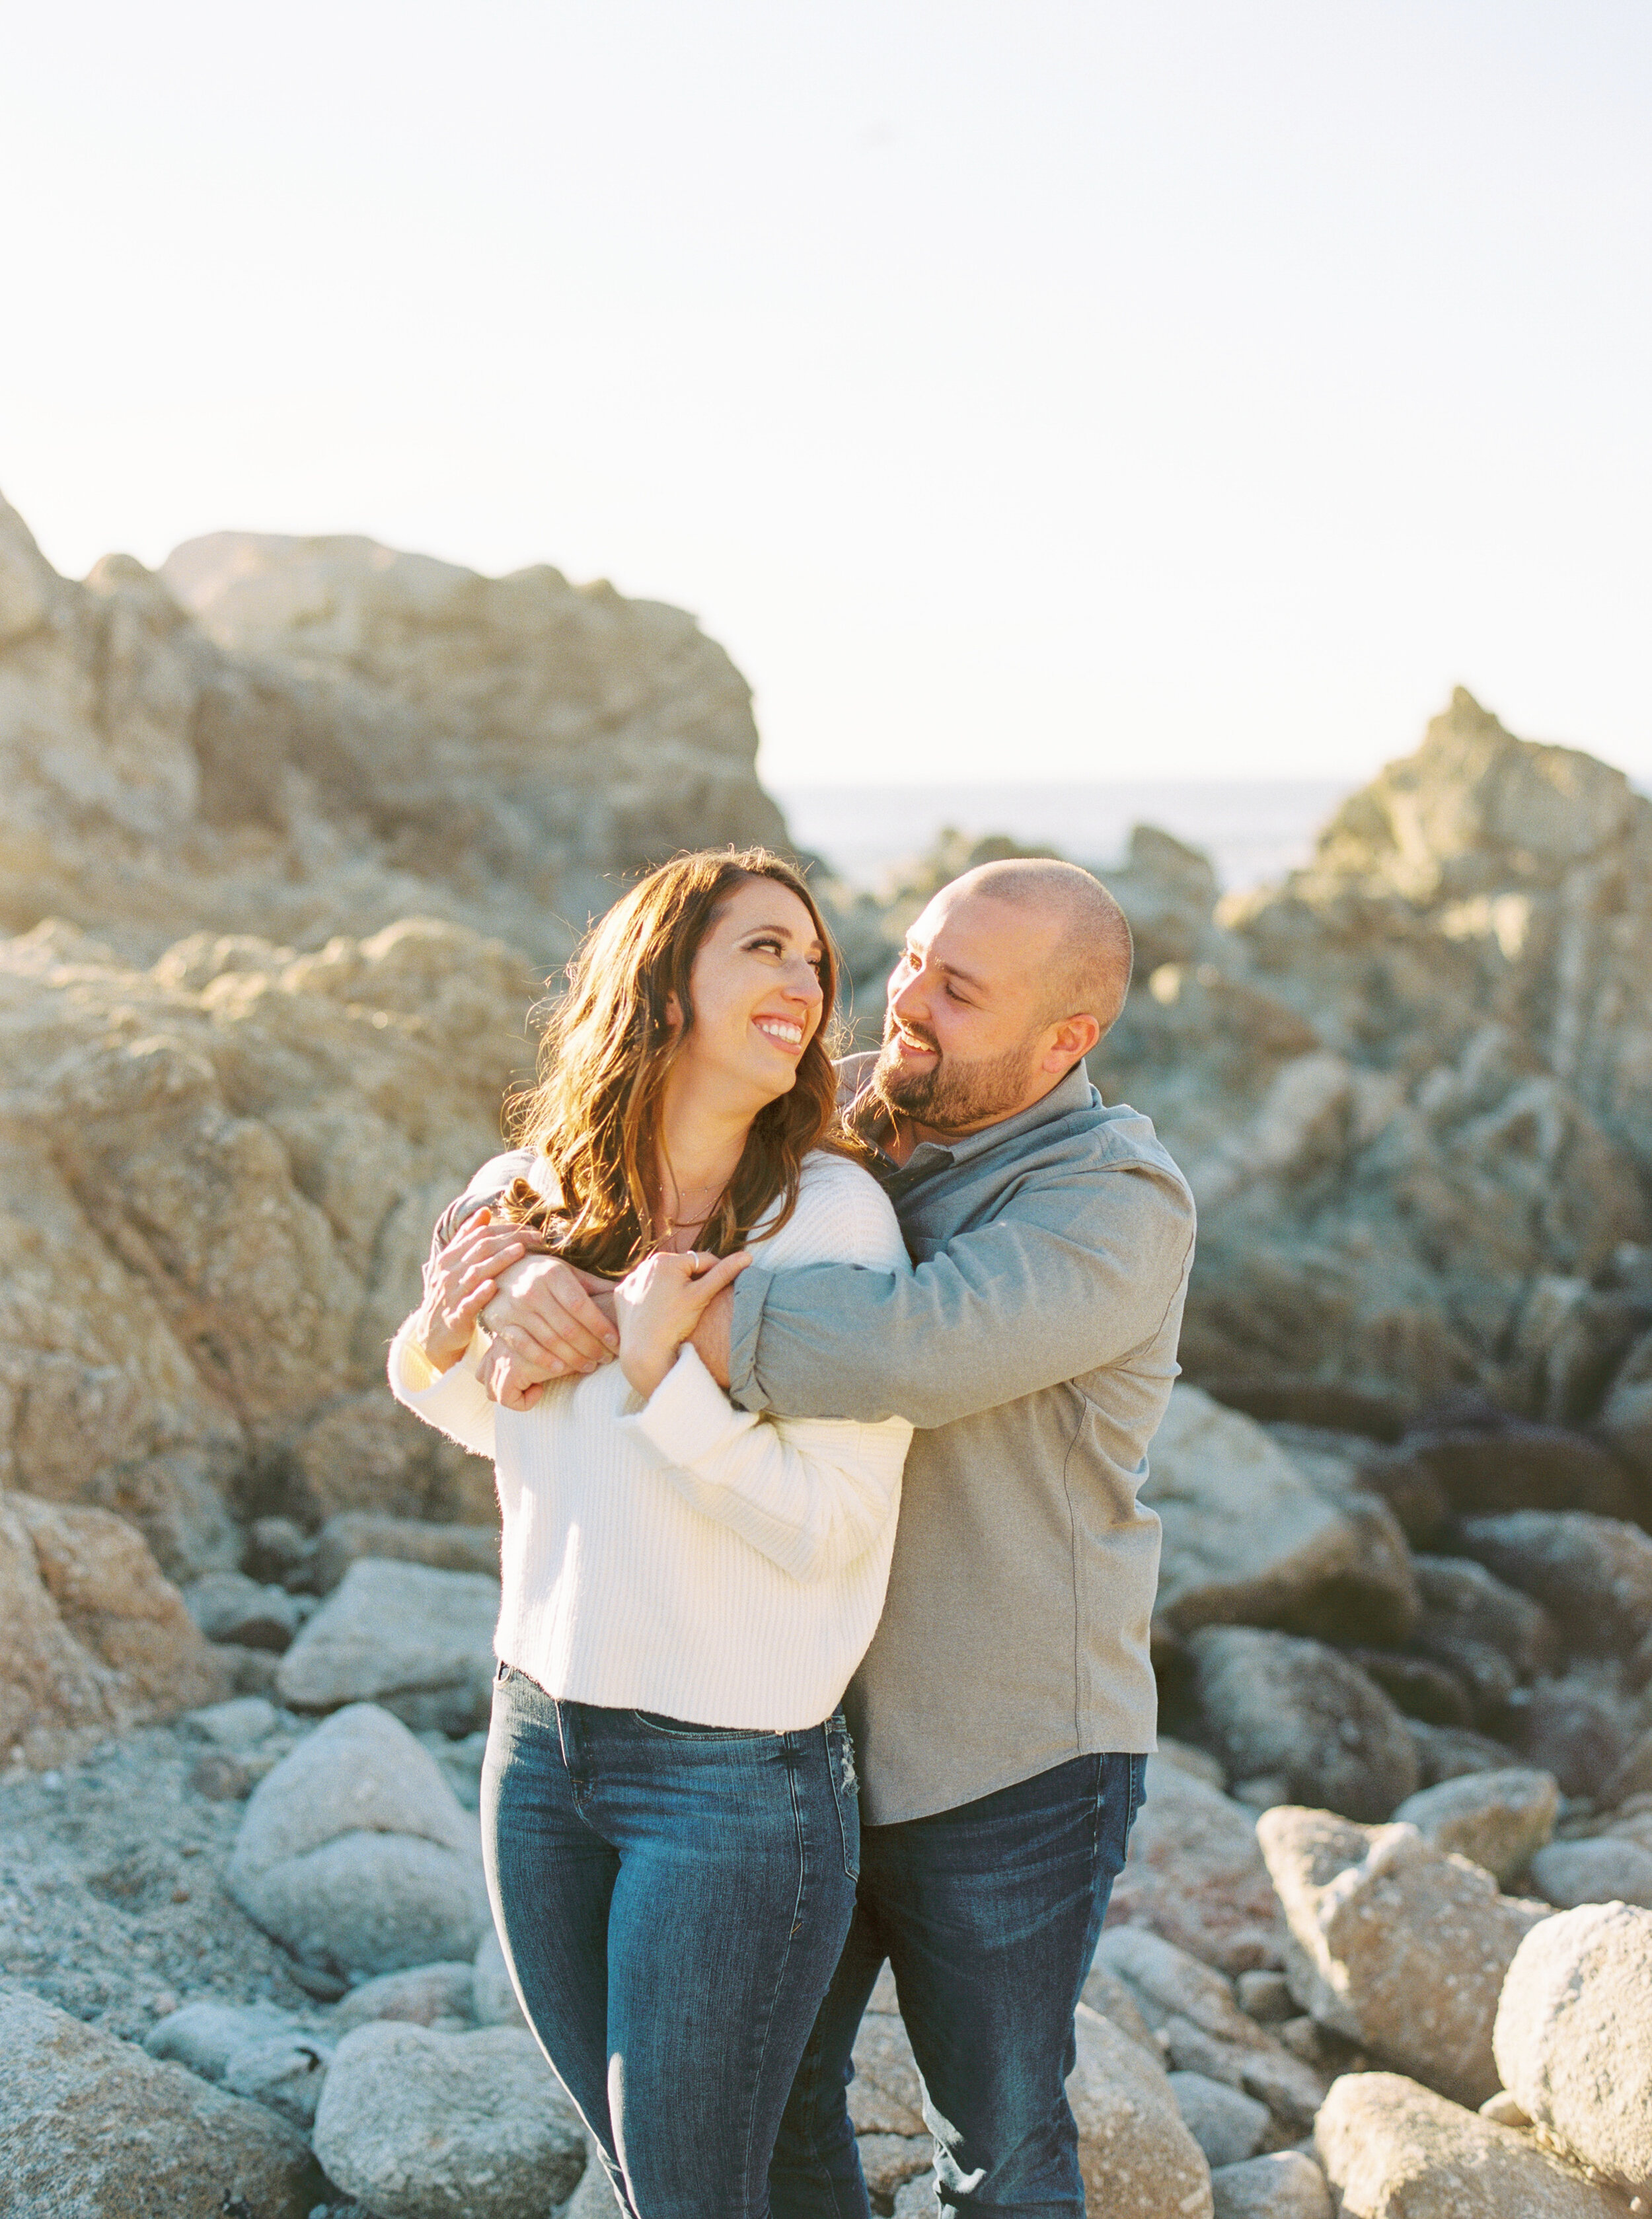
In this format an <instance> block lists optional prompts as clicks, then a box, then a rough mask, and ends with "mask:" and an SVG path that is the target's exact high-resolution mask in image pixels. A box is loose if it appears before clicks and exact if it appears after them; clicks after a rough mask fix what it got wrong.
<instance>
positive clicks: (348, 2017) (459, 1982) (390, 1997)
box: [329, 1959, 486, 2034]
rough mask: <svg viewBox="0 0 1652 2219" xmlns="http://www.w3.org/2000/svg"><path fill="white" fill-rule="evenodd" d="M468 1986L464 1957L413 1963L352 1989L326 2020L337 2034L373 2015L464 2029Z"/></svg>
mask: <svg viewBox="0 0 1652 2219" xmlns="http://www.w3.org/2000/svg"><path fill="white" fill-rule="evenodd" d="M471 1989H472V1968H471V1967H470V1966H469V1964H467V1963H466V1962H465V1961H463V1959H461V1960H459V1961H456V1962H455V1963H453V1964H449V1965H439V1964H438V1965H413V1966H410V1967H408V1968H407V1971H406V1972H404V1973H380V1974H379V1977H378V1978H377V1980H363V1982H362V1983H361V1985H360V1986H359V1987H354V1988H352V1989H351V1991H350V1993H349V1994H348V1995H347V1996H345V1997H343V1998H340V2000H339V2001H338V2004H336V2005H334V2007H333V2011H332V2019H331V2021H330V2022H329V2023H330V2024H331V2026H332V2030H333V2031H334V2032H335V2033H337V2034H348V2033H349V2031H350V2029H351V2028H352V2027H357V2026H366V2025H367V2024H368V2023H369V2022H370V2020H372V2019H376V2018H391V2019H401V2020H404V2021H405V2022H406V2023H407V2024H408V2025H410V2026H447V2027H449V2028H450V2029H457V2028H461V2027H465V2026H468V2025H469V2023H470V2021H471V2018H472V2017H473V2013H472V2011H471V2008H470V2005H471ZM482 2023H486V2022H482Z"/></svg>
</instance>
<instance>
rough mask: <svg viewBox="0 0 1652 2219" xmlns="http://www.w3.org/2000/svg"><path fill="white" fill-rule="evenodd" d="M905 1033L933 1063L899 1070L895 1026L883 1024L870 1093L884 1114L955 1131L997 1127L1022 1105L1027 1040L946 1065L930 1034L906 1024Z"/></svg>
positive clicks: (1025, 1082)
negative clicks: (976, 1059)
mask: <svg viewBox="0 0 1652 2219" xmlns="http://www.w3.org/2000/svg"><path fill="white" fill-rule="evenodd" d="M907 1033H908V1036H909V1038H910V1039H912V1040H916V1041H921V1042H922V1045H923V1046H924V1047H927V1048H929V1049H931V1050H932V1051H933V1052H934V1054H935V1061H934V1062H933V1063H932V1064H931V1065H930V1066H929V1067H928V1070H927V1071H907V1070H905V1069H904V1068H903V1066H902V1064H901V1061H900V1057H899V1054H898V1053H897V1050H896V1047H895V1035H896V1028H895V1027H894V1025H893V1024H892V1023H891V1024H886V1025H885V1029H884V1044H883V1047H882V1049H881V1050H880V1052H879V1057H878V1062H877V1066H876V1068H875V1069H874V1070H873V1074H872V1091H873V1093H874V1094H875V1095H876V1096H877V1097H878V1099H879V1101H880V1102H881V1103H883V1105H884V1107H885V1110H891V1111H892V1112H893V1113H894V1114H895V1115H896V1116H901V1117H910V1118H911V1119H913V1120H914V1121H915V1122H916V1123H917V1124H920V1125H927V1126H928V1127H929V1128H930V1129H931V1130H932V1131H934V1132H937V1133H959V1132H966V1131H969V1130H971V1129H972V1128H974V1127H975V1126H977V1125H991V1124H996V1123H997V1121H998V1119H999V1118H1001V1117H1008V1116H1012V1115H1013V1114H1014V1112H1015V1110H1018V1109H1019V1108H1020V1107H1021V1101H1022V1095H1023V1094H1024V1093H1025V1091H1026V1089H1027V1077H1028V1072H1027V1063H1028V1050H1029V1048H1030V1047H1031V1045H1032V1043H1031V1041H1030V1039H1028V1040H1027V1041H1023V1042H1022V1044H1021V1046H1020V1047H1012V1048H1006V1049H1005V1050H1004V1051H1003V1054H1001V1055H994V1056H988V1057H987V1058H986V1059H985V1060H984V1061H982V1062H979V1063H960V1062H957V1061H953V1062H948V1060H947V1058H946V1056H944V1055H943V1054H941V1051H940V1048H939V1046H938V1044H937V1042H936V1041H935V1036H934V1035H933V1034H930V1033H927V1032H925V1031H924V1029H923V1028H922V1026H921V1025H911V1026H909V1027H908V1028H907Z"/></svg>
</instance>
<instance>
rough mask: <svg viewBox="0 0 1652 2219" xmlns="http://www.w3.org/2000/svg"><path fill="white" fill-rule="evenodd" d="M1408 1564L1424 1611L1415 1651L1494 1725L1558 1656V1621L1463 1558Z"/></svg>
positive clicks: (1414, 1640) (1415, 1636)
mask: <svg viewBox="0 0 1652 2219" xmlns="http://www.w3.org/2000/svg"><path fill="white" fill-rule="evenodd" d="M1413 1561H1414V1565H1415V1569H1416V1574H1417V1586H1418V1590H1419V1594H1421V1596H1422V1602H1423V1608H1422V1615H1421V1616H1420V1618H1419V1619H1418V1621H1417V1625H1416V1627H1415V1629H1414V1631H1413V1634H1412V1645H1413V1648H1415V1649H1417V1650H1420V1651H1421V1652H1422V1654H1423V1656H1425V1657H1427V1658H1429V1659H1431V1660H1432V1662H1433V1663H1437V1664H1439V1665H1443V1666H1444V1667H1445V1668H1446V1669H1448V1670H1450V1671H1451V1672H1452V1673H1454V1674H1455V1675H1456V1677H1457V1678H1458V1679H1459V1680H1460V1681H1462V1682H1463V1685H1464V1686H1465V1687H1466V1688H1468V1689H1469V1694H1471V1696H1472V1697H1473V1699H1474V1701H1475V1709H1476V1712H1477V1713H1478V1715H1480V1716H1481V1717H1482V1718H1486V1719H1491V1720H1493V1721H1495V1720H1496V1719H1498V1718H1499V1717H1500V1714H1501V1712H1502V1710H1503V1706H1505V1705H1506V1702H1507V1701H1508V1699H1509V1697H1510V1695H1511V1694H1512V1693H1513V1691H1514V1689H1515V1688H1518V1687H1521V1686H1523V1685H1524V1684H1525V1682H1526V1681H1529V1680H1531V1679H1533V1678H1535V1677H1536V1675H1537V1674H1538V1673H1539V1672H1543V1671H1547V1670H1548V1669H1550V1667H1551V1666H1552V1665H1553V1664H1554V1663H1555V1661H1556V1658H1557V1656H1559V1653H1560V1640H1559V1635H1558V1632H1557V1630H1556V1625H1555V1621H1554V1620H1553V1619H1552V1618H1550V1615H1549V1613H1548V1612H1547V1611H1546V1610H1545V1609H1544V1608H1543V1605H1542V1603H1541V1602H1538V1601H1534V1600H1533V1598H1532V1597H1531V1596H1530V1595H1526V1594H1521V1593H1520V1591H1519V1589H1518V1588H1513V1587H1510V1586H1509V1585H1508V1584H1507V1583H1506V1582H1504V1581H1502V1580H1500V1579H1498V1578H1497V1577H1496V1576H1495V1575H1494V1574H1493V1573H1491V1572H1488V1571H1487V1569H1486V1568H1485V1566H1484V1565H1483V1564H1478V1563H1474V1562H1473V1561H1472V1560H1470V1559H1469V1558H1466V1557H1416V1558H1415V1559H1414V1560H1413Z"/></svg>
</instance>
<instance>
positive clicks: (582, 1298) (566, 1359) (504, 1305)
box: [481, 1256, 619, 1381]
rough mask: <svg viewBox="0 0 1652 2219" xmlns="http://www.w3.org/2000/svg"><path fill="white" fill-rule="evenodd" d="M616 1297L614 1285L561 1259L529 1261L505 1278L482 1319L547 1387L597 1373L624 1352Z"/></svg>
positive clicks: (484, 1327)
mask: <svg viewBox="0 0 1652 2219" xmlns="http://www.w3.org/2000/svg"><path fill="white" fill-rule="evenodd" d="M613 1291H614V1290H613V1285H612V1282H611V1281H610V1280H607V1279H599V1278H598V1277H595V1276H594V1274H593V1273H592V1272H590V1271H579V1270H577V1269H576V1268H575V1267H574V1265H572V1264H565V1263H564V1262H563V1261H562V1258H561V1257H560V1256H525V1257H524V1258H523V1259H522V1260H521V1262H520V1263H519V1264H516V1265H512V1268H511V1269H510V1270H508V1271H501V1272H500V1277H499V1291H498V1293H497V1294H495V1295H494V1297H493V1299H492V1301H491V1302H488V1306H487V1308H485V1309H484V1310H483V1312H482V1314H481V1324H482V1331H483V1332H484V1333H491V1334H492V1335H493V1337H494V1339H495V1340H496V1341H498V1342H500V1344H501V1345H502V1346H504V1348H506V1350H508V1351H509V1352H510V1354H511V1355H512V1357H513V1358H518V1359H519V1362H520V1364H521V1365H522V1367H523V1368H524V1370H525V1371H532V1372H535V1373H537V1377H539V1379H541V1380H542V1381H543V1380H546V1379H560V1378H562V1377H564V1375H565V1374H567V1373H568V1372H573V1371H595V1370H596V1368H597V1366H598V1365H599V1364H611V1363H612V1361H613V1358H614V1357H615V1356H616V1355H617V1354H618V1350H619V1333H618V1328H617V1327H616V1326H615V1323H614V1316H613Z"/></svg>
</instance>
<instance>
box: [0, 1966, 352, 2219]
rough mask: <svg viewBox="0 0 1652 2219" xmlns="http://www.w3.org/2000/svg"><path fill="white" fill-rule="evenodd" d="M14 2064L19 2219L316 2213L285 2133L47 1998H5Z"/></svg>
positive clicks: (7, 2192) (6, 2193) (4, 2077)
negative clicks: (231, 2213)
mask: <svg viewBox="0 0 1652 2219" xmlns="http://www.w3.org/2000/svg"><path fill="white" fill-rule="evenodd" d="M0 2058H3V2059H4V2061H5V2069H4V2071H3V2073H0V2179H3V2183H4V2185H3V2188H0V2205H3V2208H4V2210H5V2212H6V2214H7V2219H223V2215H224V2213H226V2212H227V2211H229V2210H243V2211H252V2212H254V2213H256V2214H257V2215H258V2219H306V2214H307V2212H308V2211H309V2210H310V2209H311V2207H312V2206H313V2205H314V2203H315V2201H316V2198H317V2195H318V2192H319V2191H320V2186H321V2183H320V2179H319V2177H318V2176H317V2174H316V2172H315V2168H314V2166H313V2164H312V2163H311V2160H310V2154H309V2151H308V2150H307V2148H305V2146H304V2142H303V2140H302V2138H301V2136H300V2135H298V2134H297V2133H295V2131H294V2129H292V2128H291V2127H290V2126H289V2125H288V2124H287V2123H286V2122H285V2121H284V2120H283V2119H279V2118H277V2117H276V2116H275V2114H274V2113H273V2112H272V2111H270V2110H265V2109H264V2106H263V2105H262V2104H249V2103H245V2102H243V2101H242V2099H241V2098H239V2097H236V2096H230V2095H226V2094H224V2093H223V2092H222V2091H221V2090H220V2089H217V2088H214V2087H210V2086H208V2084H207V2083H206V2082H205V2081H204V2080H202V2079H197V2078H196V2075H195V2074H194V2073H189V2072H186V2071H185V2070H184V2068H183V2067H182V2066H180V2065H174V2064H170V2063H164V2062H161V2061H157V2060H156V2059H153V2058H150V2057H146V2055H145V2054H144V2053H143V2051H142V2050H141V2049H140V2048H137V2047H136V2045H135V2044H134V2043H132V2042H118V2041H116V2040H115V2036H113V2035H109V2034H102V2033H100V2032H98V2030H97V2029H96V2028H94V2027H90V2026H83V2025H82V2024H81V2023H80V2021H79V2020H78V2019H74V2018H71V2017H69V2016H68V2014H67V2013H66V2012H65V2011H59V2010H57V2009H56V2008H55V2007H54V2006H53V2005H51V2004H48V2003H43V2002H42V2001H41V2000H40V1998H39V1997H38V1996H34V1995H31V1994H29V1993H28V1992H25V1991H23V1990H20V1989H13V1988H0ZM238 2198H239V2202H237V2199H238Z"/></svg>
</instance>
